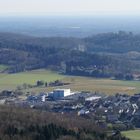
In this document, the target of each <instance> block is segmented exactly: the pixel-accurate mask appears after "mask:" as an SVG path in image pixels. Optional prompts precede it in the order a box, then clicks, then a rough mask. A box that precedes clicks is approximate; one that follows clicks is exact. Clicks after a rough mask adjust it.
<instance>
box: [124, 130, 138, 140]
mask: <svg viewBox="0 0 140 140" xmlns="http://www.w3.org/2000/svg"><path fill="white" fill-rule="evenodd" d="M122 134H123V135H124V136H126V137H127V138H130V139H131V140H140V130H132V131H124V132H122Z"/></svg>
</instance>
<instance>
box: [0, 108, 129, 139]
mask: <svg viewBox="0 0 140 140" xmlns="http://www.w3.org/2000/svg"><path fill="white" fill-rule="evenodd" d="M0 114H1V115H0V139H1V140H94V139H98V140H106V139H108V140H116V139H118V138H119V139H120V140H127V139H126V138H124V137H122V136H121V134H116V135H115V136H109V137H108V136H107V134H106V132H105V130H104V129H102V128H99V127H98V126H96V125H95V124H94V122H91V121H89V120H87V119H84V118H80V117H77V116H75V115H73V117H71V115H61V114H55V113H50V112H45V111H37V110H31V109H23V108H16V107H5V106H0Z"/></svg>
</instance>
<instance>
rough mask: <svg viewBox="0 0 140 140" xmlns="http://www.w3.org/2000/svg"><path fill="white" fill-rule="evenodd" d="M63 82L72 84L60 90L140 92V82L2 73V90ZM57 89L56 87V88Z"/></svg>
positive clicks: (45, 72) (43, 73)
mask: <svg viewBox="0 0 140 140" xmlns="http://www.w3.org/2000/svg"><path fill="white" fill-rule="evenodd" d="M57 79H59V80H62V81H64V82H68V83H70V85H67V86H63V87H59V88H71V89H72V90H73V91H82V90H86V91H96V92H102V93H106V94H114V93H128V94H134V93H139V92H140V81H120V80H111V79H95V78H88V77H80V76H67V75H60V74H58V73H56V72H52V71H49V70H44V69H41V70H34V71H29V72H21V73H16V74H6V73H0V90H4V89H15V88H16V87H17V86H19V85H22V84H24V83H27V84H31V85H35V84H36V81H37V80H43V81H45V82H51V81H54V80H57ZM54 88H56V87H54ZM51 90H53V88H52V87H49V88H45V87H37V88H31V89H27V91H30V92H35V93H38V92H42V91H44V92H48V91H51Z"/></svg>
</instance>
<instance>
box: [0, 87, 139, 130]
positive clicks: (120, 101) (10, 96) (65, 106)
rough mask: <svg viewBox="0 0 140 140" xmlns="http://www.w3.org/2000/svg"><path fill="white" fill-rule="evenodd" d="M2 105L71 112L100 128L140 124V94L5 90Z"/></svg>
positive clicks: (63, 90)
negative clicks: (22, 94) (22, 93)
mask: <svg viewBox="0 0 140 140" xmlns="http://www.w3.org/2000/svg"><path fill="white" fill-rule="evenodd" d="M0 104H6V105H10V106H11V105H13V106H17V107H24V108H32V109H40V110H45V111H49V112H56V113H61V114H71V115H74V114H75V115H78V116H80V117H84V118H86V119H91V120H94V121H95V123H96V124H97V125H99V126H101V127H105V128H106V127H107V128H110V129H112V128H113V129H116V130H118V129H119V130H128V129H133V128H134V127H140V119H139V118H140V94H134V95H133V96H129V95H126V94H119V93H117V94H115V95H105V94H101V93H96V92H94V93H91V92H89V91H81V92H72V91H71V90H70V89H54V90H53V91H52V92H49V93H39V94H38V95H28V96H27V97H26V99H20V98H19V95H16V94H15V93H14V91H3V92H2V93H1V94H0Z"/></svg>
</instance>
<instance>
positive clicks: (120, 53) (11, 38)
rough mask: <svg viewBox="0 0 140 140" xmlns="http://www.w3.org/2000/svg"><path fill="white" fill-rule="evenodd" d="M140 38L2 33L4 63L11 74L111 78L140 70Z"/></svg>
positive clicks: (0, 47)
mask: <svg viewBox="0 0 140 140" xmlns="http://www.w3.org/2000/svg"><path fill="white" fill-rule="evenodd" d="M139 60H140V35H133V34H132V33H126V32H122V31H120V32H118V33H105V34H98V35H94V36H91V37H86V38H81V39H79V38H64V37H63V38H62V37H49V38H38V37H31V36H25V35H19V34H12V33H0V64H4V65H8V66H9V68H8V70H7V71H8V72H20V71H24V70H31V69H38V68H48V67H49V68H51V69H54V70H59V71H60V70H61V71H62V72H64V73H67V74H72V75H84V76H94V77H110V76H114V75H116V74H120V73H121V74H122V73H124V74H131V73H133V72H135V71H137V70H139V68H140V62H139Z"/></svg>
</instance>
